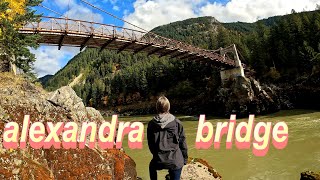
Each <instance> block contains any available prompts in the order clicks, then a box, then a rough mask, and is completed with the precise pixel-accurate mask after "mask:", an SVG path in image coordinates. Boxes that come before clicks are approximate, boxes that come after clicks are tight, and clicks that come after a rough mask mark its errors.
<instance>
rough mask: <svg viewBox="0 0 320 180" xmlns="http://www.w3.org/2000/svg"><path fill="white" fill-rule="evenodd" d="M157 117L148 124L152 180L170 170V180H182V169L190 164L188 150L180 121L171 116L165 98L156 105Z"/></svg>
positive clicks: (161, 98) (168, 103) (160, 99)
mask: <svg viewBox="0 0 320 180" xmlns="http://www.w3.org/2000/svg"><path fill="white" fill-rule="evenodd" d="M156 109H157V113H158V114H157V115H156V116H155V117H154V118H153V119H152V120H151V121H150V122H149V123H148V128H147V139H148V146H149V150H150V152H151V153H152V155H153V158H152V160H151V161H150V164H149V174H150V179H151V180H157V170H162V169H168V171H169V176H170V180H180V176H181V171H182V167H183V166H184V165H186V164H187V162H188V148H187V143H186V137H185V133H184V129H183V126H182V123H181V121H180V120H178V119H177V118H176V117H175V116H174V115H172V114H170V112H169V110H170V102H169V100H168V99H167V98H166V97H165V96H161V97H159V99H158V101H157V103H156Z"/></svg>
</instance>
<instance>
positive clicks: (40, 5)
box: [38, 4, 67, 18]
mask: <svg viewBox="0 0 320 180" xmlns="http://www.w3.org/2000/svg"><path fill="white" fill-rule="evenodd" d="M38 6H39V7H42V8H44V9H46V10H48V11H51V12H53V13H55V14H57V15H59V16H61V17H64V18H67V17H66V16H64V15H63V14H61V13H58V12H57V11H55V10H52V9H50V8H48V7H46V6H44V5H42V4H39V5H38Z"/></svg>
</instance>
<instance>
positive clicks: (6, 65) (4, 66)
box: [0, 55, 10, 72]
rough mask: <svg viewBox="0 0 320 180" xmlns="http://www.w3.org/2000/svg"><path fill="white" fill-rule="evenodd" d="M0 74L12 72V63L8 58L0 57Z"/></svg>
mask: <svg viewBox="0 0 320 180" xmlns="http://www.w3.org/2000/svg"><path fill="white" fill-rule="evenodd" d="M0 72H10V61H9V60H8V59H7V57H6V56H4V55H1V56H0Z"/></svg>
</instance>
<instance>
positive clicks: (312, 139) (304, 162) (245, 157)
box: [109, 109, 320, 180]
mask: <svg viewBox="0 0 320 180" xmlns="http://www.w3.org/2000/svg"><path fill="white" fill-rule="evenodd" d="M177 117H178V118H179V119H181V120H182V122H183V125H184V127H185V131H186V136H187V144H188V148H189V156H190V157H197V158H203V159H205V160H207V161H208V162H209V163H210V164H211V165H212V166H213V167H214V168H215V169H216V170H217V171H218V172H219V173H220V174H221V176H222V177H223V179H225V180H242V179H243V180H246V179H252V180H258V179H270V180H271V179H272V180H273V179H281V180H287V179H288V180H292V179H300V173H301V172H303V171H306V170H313V171H319V170H320V111H312V110H297V109H296V110H285V111H280V112H278V113H275V114H270V115H265V116H258V117H256V119H255V122H258V121H263V122H273V125H274V123H276V122H279V121H285V122H286V123H287V125H288V128H289V140H288V145H287V146H286V148H285V149H283V150H277V149H275V148H274V147H273V146H272V143H271V144H270V148H269V151H268V153H267V155H266V156H264V157H256V156H254V155H253V154H252V150H238V149H237V148H236V147H235V145H234V144H233V147H232V149H231V150H226V148H225V143H222V144H221V147H220V149H219V150H217V149H214V148H213V147H211V148H210V149H208V150H197V149H195V143H194V142H195V138H196V132H197V126H198V117H190V116H189V117H188V116H183V115H178V116H177ZM109 119H110V118H109ZM150 119H152V115H146V116H132V117H120V118H119V121H141V122H143V123H144V124H145V133H146V128H147V123H148V121H149V120H150ZM206 119H207V121H209V122H211V123H212V124H213V125H214V127H215V125H216V123H217V122H224V121H229V120H228V119H226V118H216V117H207V118H206ZM238 121H247V119H239V120H238V119H237V122H238ZM144 137H145V138H144V143H143V149H140V150H133V149H129V148H128V146H127V138H125V139H124V149H125V151H126V153H127V154H129V156H131V157H132V158H133V159H134V161H135V162H136V164H137V172H138V176H139V177H141V178H142V179H149V174H148V165H149V162H150V160H151V154H150V152H149V149H148V145H147V136H146V134H145V136H144ZM223 140H225V138H223V139H222V142H223ZM165 174H166V172H165V171H161V172H160V173H159V175H158V176H159V179H164V176H165Z"/></svg>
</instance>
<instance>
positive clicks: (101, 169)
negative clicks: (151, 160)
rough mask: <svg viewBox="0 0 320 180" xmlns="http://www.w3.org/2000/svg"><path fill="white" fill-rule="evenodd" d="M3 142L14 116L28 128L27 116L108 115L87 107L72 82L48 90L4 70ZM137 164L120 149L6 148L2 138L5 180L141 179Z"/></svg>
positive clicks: (0, 76)
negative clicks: (51, 90) (69, 85)
mask: <svg viewBox="0 0 320 180" xmlns="http://www.w3.org/2000/svg"><path fill="white" fill-rule="evenodd" d="M0 84H1V88H0V142H2V137H3V129H4V126H5V124H6V123H8V122H10V121H14V122H17V123H18V124H19V126H20V129H21V128H22V123H23V117H24V115H30V118H31V119H30V120H31V122H36V121H40V122H44V123H45V122H49V121H50V122H60V121H62V122H71V121H75V122H78V123H80V122H81V121H82V120H86V121H95V122H97V123H99V122H101V121H102V120H103V117H102V116H101V114H100V113H99V112H98V111H96V110H95V109H93V108H86V107H84V105H83V103H82V101H81V99H80V98H79V97H78V96H76V94H75V92H74V91H73V90H72V89H71V88H69V87H63V88H61V89H59V90H57V91H55V92H53V93H49V94H48V93H47V92H45V91H44V90H43V89H42V88H41V87H38V86H35V85H34V84H32V83H30V82H28V81H27V80H26V79H24V78H22V77H15V76H13V75H11V74H10V73H0ZM136 176H137V173H136V164H135V162H134V161H133V160H132V159H131V158H130V157H129V156H128V155H126V154H125V153H124V152H122V151H121V150H117V149H111V150H106V151H102V150H100V149H89V148H87V147H85V149H73V150H64V149H48V150H44V149H39V150H36V149H33V148H30V147H29V146H28V145H27V148H25V149H23V150H22V149H15V150H13V149H5V148H4V147H3V146H2V143H0V179H119V180H120V179H121V180H122V179H136Z"/></svg>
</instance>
